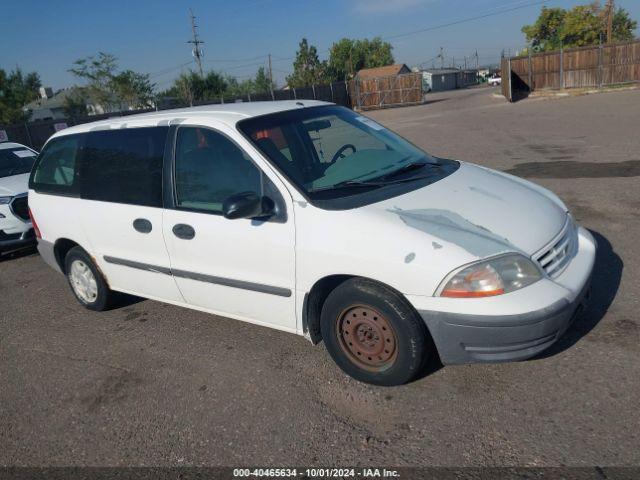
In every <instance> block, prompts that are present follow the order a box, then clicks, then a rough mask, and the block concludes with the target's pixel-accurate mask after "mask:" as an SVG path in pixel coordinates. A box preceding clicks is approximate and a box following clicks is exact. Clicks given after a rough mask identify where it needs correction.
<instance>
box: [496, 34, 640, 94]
mask: <svg viewBox="0 0 640 480" xmlns="http://www.w3.org/2000/svg"><path fill="white" fill-rule="evenodd" d="M509 71H510V72H511V75H510V77H508V78H506V79H505V77H507V72H509ZM502 72H503V84H502V85H503V88H502V92H503V94H504V95H505V97H507V98H508V99H510V100H512V99H513V96H514V95H516V92H515V91H516V90H519V89H524V90H526V91H529V92H532V91H534V90H541V89H563V88H590V87H597V88H601V87H605V86H608V85H620V84H625V83H634V82H640V40H634V41H631V42H624V43H616V44H611V45H596V46H589V47H579V48H571V49H565V50H557V51H553V52H545V53H535V54H532V55H521V56H517V57H511V58H503V59H502ZM505 80H506V81H505Z"/></svg>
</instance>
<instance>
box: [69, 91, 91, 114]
mask: <svg viewBox="0 0 640 480" xmlns="http://www.w3.org/2000/svg"><path fill="white" fill-rule="evenodd" d="M62 109H63V111H64V116H65V117H67V118H70V119H77V118H82V117H86V116H87V115H89V111H88V109H87V102H86V100H85V93H84V89H81V88H77V89H75V91H74V92H72V93H70V94H69V95H67V96H66V97H65V99H64V104H63V107H62Z"/></svg>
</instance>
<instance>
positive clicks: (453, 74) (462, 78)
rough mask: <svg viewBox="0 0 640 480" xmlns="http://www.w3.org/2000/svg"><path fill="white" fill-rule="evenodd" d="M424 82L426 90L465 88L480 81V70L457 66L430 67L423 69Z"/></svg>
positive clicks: (437, 90) (438, 90) (439, 90)
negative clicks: (458, 67)
mask: <svg viewBox="0 0 640 480" xmlns="http://www.w3.org/2000/svg"><path fill="white" fill-rule="evenodd" d="M422 83H423V88H424V90H425V91H427V92H428V91H432V92H441V91H443V90H454V89H456V88H464V87H468V86H470V85H476V84H477V83H478V71H477V70H473V69H467V70H460V69H457V68H430V69H426V70H423V71H422Z"/></svg>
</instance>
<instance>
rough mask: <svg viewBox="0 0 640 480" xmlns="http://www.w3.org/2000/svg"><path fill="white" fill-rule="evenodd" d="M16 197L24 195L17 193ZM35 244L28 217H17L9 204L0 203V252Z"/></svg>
mask: <svg viewBox="0 0 640 480" xmlns="http://www.w3.org/2000/svg"><path fill="white" fill-rule="evenodd" d="M25 195H26V194H25ZM18 197H24V195H18ZM16 198H17V197H16ZM14 200H15V198H14ZM35 244H36V237H35V235H34V232H33V226H32V225H31V222H30V221H29V219H28V218H27V219H23V218H20V217H18V216H17V215H16V213H15V212H14V211H13V209H12V207H11V205H7V204H3V205H0V252H6V251H10V250H17V249H20V248H24V247H28V246H31V245H35Z"/></svg>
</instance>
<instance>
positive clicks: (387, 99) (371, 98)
mask: <svg viewBox="0 0 640 480" xmlns="http://www.w3.org/2000/svg"><path fill="white" fill-rule="evenodd" d="M349 93H350V96H351V100H352V106H353V108H354V109H356V110H373V109H378V108H386V107H397V106H401V105H418V104H420V103H422V102H423V99H424V97H423V95H422V73H405V74H402V75H392V76H387V77H374V78H362V79H358V78H356V79H354V80H352V81H351V82H350V84H349Z"/></svg>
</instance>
